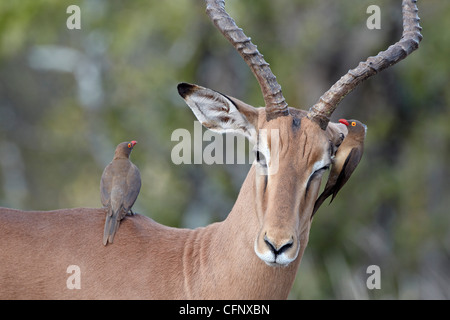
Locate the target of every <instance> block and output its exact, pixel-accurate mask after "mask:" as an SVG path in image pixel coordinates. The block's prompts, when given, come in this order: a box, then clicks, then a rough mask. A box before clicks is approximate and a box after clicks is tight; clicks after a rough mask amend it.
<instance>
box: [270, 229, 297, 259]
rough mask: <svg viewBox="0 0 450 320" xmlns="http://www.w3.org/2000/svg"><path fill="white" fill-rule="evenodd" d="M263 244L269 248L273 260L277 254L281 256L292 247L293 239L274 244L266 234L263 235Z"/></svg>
mask: <svg viewBox="0 0 450 320" xmlns="http://www.w3.org/2000/svg"><path fill="white" fill-rule="evenodd" d="M264 242H265V243H266V245H267V246H268V247H269V249H270V251H272V253H273V254H274V255H275V259H276V257H277V256H278V255H279V254H282V253H283V252H285V251H286V250H288V249H289V248H291V247H292V245H293V243H294V237H293V236H292V237H290V238H288V239H287V240H286V239H285V240H282V241H278V242H275V241H274V240H273V239H270V238H269V237H268V236H267V234H265V235H264Z"/></svg>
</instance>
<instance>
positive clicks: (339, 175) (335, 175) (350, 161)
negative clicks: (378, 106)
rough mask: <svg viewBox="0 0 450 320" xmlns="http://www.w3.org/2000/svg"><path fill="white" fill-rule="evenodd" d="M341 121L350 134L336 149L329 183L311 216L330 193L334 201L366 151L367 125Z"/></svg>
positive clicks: (354, 121) (358, 122)
mask: <svg viewBox="0 0 450 320" xmlns="http://www.w3.org/2000/svg"><path fill="white" fill-rule="evenodd" d="M339 122H340V123H342V124H345V125H346V126H347V129H348V134H347V136H346V137H345V138H344V140H343V141H342V144H341V145H340V146H339V148H338V150H337V151H336V156H335V157H334V160H333V165H332V168H331V171H330V175H329V176H328V181H327V184H326V185H325V189H324V190H323V192H322V194H321V195H320V196H319V198H317V200H316V203H315V205H314V209H313V213H312V215H311V217H312V216H314V214H315V213H316V211H317V210H318V209H319V207H320V206H321V205H322V203H323V202H324V201H325V199H327V198H328V197H329V196H330V195H333V196H332V197H331V200H330V203H331V202H332V201H333V199H334V197H336V195H337V193H338V192H339V190H340V189H341V188H342V187H343V186H344V184H345V183H346V182H347V181H348V179H349V178H350V176H351V175H352V173H353V171H354V170H355V169H356V167H357V165H358V163H359V161H360V160H361V157H362V155H363V152H364V139H365V137H366V130H367V127H366V125H365V124H363V123H361V122H360V121H358V120H345V119H340V120H339Z"/></svg>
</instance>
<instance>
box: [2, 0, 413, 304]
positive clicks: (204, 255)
mask: <svg viewBox="0 0 450 320" xmlns="http://www.w3.org/2000/svg"><path fill="white" fill-rule="evenodd" d="M206 11H207V14H208V16H209V17H210V18H211V20H212V21H213V23H214V24H215V26H216V27H217V28H218V29H219V30H220V32H221V33H222V34H223V35H224V36H225V38H226V39H228V40H229V41H230V42H231V44H232V45H233V46H234V47H235V48H236V50H237V51H238V52H239V54H240V55H241V56H242V57H243V58H244V60H245V62H246V63H247V64H248V66H249V67H250V69H251V71H252V72H253V74H254V75H255V77H256V78H257V80H258V83H259V85H260V87H261V90H262V94H263V97H264V101H265V107H264V108H255V107H252V106H250V105H248V104H246V103H244V102H242V101H239V100H238V99H235V98H233V97H230V96H225V95H223V94H220V93H218V92H216V91H213V90H210V89H207V88H204V87H200V86H197V85H193V84H186V83H182V84H179V85H178V92H179V93H180V95H181V96H182V97H183V98H184V100H185V101H186V103H187V104H188V105H189V107H190V108H191V109H192V111H193V112H194V114H195V116H196V117H197V119H198V120H199V121H200V122H201V123H202V124H203V125H204V126H205V127H207V128H209V129H210V130H213V131H216V132H234V133H240V134H242V135H244V136H245V137H247V138H248V139H249V140H250V141H251V142H252V143H253V144H254V145H255V152H256V160H255V162H254V164H253V165H252V167H251V169H250V172H249V173H248V176H247V178H246V179H245V181H244V183H243V185H242V188H241V190H240V193H239V196H238V198H237V200H236V203H235V205H234V207H233V209H232V210H231V212H230V213H229V215H228V217H227V218H226V219H225V220H224V221H222V222H218V223H213V224H211V225H209V226H207V227H203V228H198V229H195V230H188V229H176V228H171V227H167V226H164V225H161V224H158V223H157V222H155V221H153V220H151V219H150V218H147V217H145V216H143V215H139V214H137V215H135V216H133V217H126V218H125V219H124V220H123V222H122V224H121V226H120V229H119V231H118V233H117V235H116V239H115V241H114V244H113V245H111V246H106V247H104V246H103V244H102V241H101V239H102V234H103V233H102V231H103V224H104V219H105V209H103V208H99V209H95V208H92V209H89V208H75V209H61V210H55V211H46V212H31V211H20V210H14V209H7V208H1V209H0V298H3V299H5V298H6V299H14V298H31V299H42V298H65V299H80V298H94V299H109V298H113V299H123V298H147V299H149V298H152V299H160V298H164V299H204V298H208V299H216V298H225V299H241V298H246V299H278V298H283V299H284V298H286V297H287V296H288V294H289V291H290V289H291V286H292V283H293V281H294V278H295V275H296V272H297V269H298V266H299V263H300V260H301V257H302V255H303V252H304V250H305V248H306V245H307V243H308V237H309V231H310V227H311V213H312V210H313V207H314V203H315V201H316V199H317V197H318V192H319V188H320V183H321V178H322V174H323V173H324V172H325V171H326V169H328V168H329V166H330V165H332V162H333V155H334V153H335V152H336V148H337V147H338V145H339V142H340V141H341V140H342V136H345V135H346V134H347V131H346V128H345V126H344V127H342V126H341V125H340V124H335V123H331V122H329V121H330V116H331V115H332V113H333V111H334V110H335V109H336V107H337V105H338V103H339V102H340V101H341V100H342V99H343V97H344V96H345V95H347V94H348V93H349V92H350V91H352V90H353V89H354V88H355V87H356V86H357V85H358V84H359V83H361V82H362V81H363V80H365V79H367V78H369V77H370V76H372V75H374V74H376V73H378V72H379V71H381V70H383V69H385V68H387V67H389V66H391V65H393V64H395V63H397V62H398V61H400V60H402V59H403V58H405V57H406V56H408V55H409V54H410V53H411V52H412V51H414V50H415V49H417V48H418V45H419V42H420V40H421V38H422V36H421V34H420V30H421V28H420V26H419V18H418V10H417V7H416V1H414V0H403V36H402V38H401V39H400V40H399V41H398V42H397V43H395V44H394V45H392V46H390V47H389V48H388V49H387V50H386V51H383V52H380V53H379V54H378V55H377V56H375V57H369V58H368V59H367V61H365V62H362V63H360V64H359V65H358V66H357V68H355V69H353V70H350V71H348V73H347V74H345V75H344V76H343V77H342V78H341V79H339V80H338V81H337V82H336V83H335V84H334V85H333V86H332V87H331V88H330V89H329V90H328V91H327V92H325V94H323V95H322V97H320V99H319V100H318V102H317V103H316V104H315V105H313V106H312V107H311V108H310V110H309V111H304V110H297V109H294V108H290V107H288V104H287V103H286V101H285V99H284V97H283V95H282V92H281V87H280V85H279V84H278V83H277V81H276V78H275V76H274V75H273V73H272V72H271V70H270V68H269V65H268V63H266V62H265V60H264V58H263V56H262V55H261V54H260V53H259V52H258V50H257V48H256V46H255V45H253V44H252V42H251V41H250V39H249V38H248V37H247V36H246V35H245V34H244V33H243V31H242V29H240V28H238V27H237V26H236V24H235V22H234V20H233V19H232V18H231V17H230V16H229V15H228V14H227V12H226V11H225V4H224V1H223V0H206ZM271 131H276V132H277V135H275V136H276V137H277V138H276V139H274V138H272V137H273V135H271V134H269V132H271ZM263 132H265V134H262V133H263ZM275 162H278V163H277V169H276V170H274V169H273V165H274V163H275ZM71 265H76V266H78V268H79V275H78V276H79V286H78V288H79V289H76V288H75V289H69V288H68V286H67V284H66V281H67V279H68V277H69V276H70V273H67V268H68V267H69V266H71Z"/></svg>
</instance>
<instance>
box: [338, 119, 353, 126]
mask: <svg viewBox="0 0 450 320" xmlns="http://www.w3.org/2000/svg"><path fill="white" fill-rule="evenodd" d="M339 122H340V123H342V124H345V125H346V126H347V127H348V126H349V125H350V123H348V121H347V120H345V119H339Z"/></svg>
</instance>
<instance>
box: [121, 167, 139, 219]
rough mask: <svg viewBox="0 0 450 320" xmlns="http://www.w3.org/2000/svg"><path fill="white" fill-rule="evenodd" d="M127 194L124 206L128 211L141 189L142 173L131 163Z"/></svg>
mask: <svg viewBox="0 0 450 320" xmlns="http://www.w3.org/2000/svg"><path fill="white" fill-rule="evenodd" d="M127 187H128V190H127V194H126V195H125V199H124V201H123V207H124V208H125V210H126V211H127V212H128V211H129V210H130V209H131V207H132V206H133V204H134V202H135V201H136V199H137V197H138V195H139V191H140V190H141V173H140V172H139V169H138V168H137V167H136V166H135V165H134V164H133V163H131V166H130V169H129V170H128V174H127Z"/></svg>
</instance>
